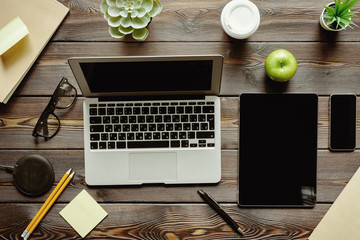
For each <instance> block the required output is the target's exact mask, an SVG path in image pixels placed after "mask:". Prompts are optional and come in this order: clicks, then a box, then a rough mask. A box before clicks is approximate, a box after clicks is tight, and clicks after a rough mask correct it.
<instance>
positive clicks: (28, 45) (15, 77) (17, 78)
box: [0, 0, 69, 103]
mask: <svg viewBox="0 0 360 240" xmlns="http://www.w3.org/2000/svg"><path fill="white" fill-rule="evenodd" d="M68 12H69V9H68V8H67V7H65V6H64V5H62V4H61V3H59V2H58V1H56V0H32V1H28V0H16V1H13V0H1V7H0V29H2V28H3V27H4V26H6V25H7V24H8V23H9V22H10V21H11V20H13V19H14V18H16V17H20V18H21V20H22V22H23V23H24V25H25V26H26V28H27V29H28V31H29V34H28V35H26V36H25V37H24V38H22V39H21V40H20V41H19V42H17V43H16V44H15V45H14V46H12V47H11V48H10V49H8V50H7V51H6V52H4V53H3V54H2V55H1V56H0V86H1V88H0V102H1V103H7V102H8V101H9V99H10V97H11V96H12V94H13V93H14V92H15V90H16V88H17V87H18V86H19V85H20V83H21V81H22V79H23V78H24V77H25V75H26V73H27V72H28V71H29V70H30V68H31V66H32V65H33V63H34V62H35V60H36V59H37V57H38V56H39V55H40V53H41V52H42V50H43V49H44V47H45V46H46V44H47V42H48V41H49V40H50V38H51V36H52V35H53V34H54V32H55V31H56V29H57V28H58V26H59V25H60V23H61V22H62V20H63V19H64V18H65V16H66V14H67V13H68ZM12 30H13V31H15V32H16V30H18V29H12ZM9 34H11V33H10V32H7V35H9ZM12 34H14V33H12ZM1 47H2V46H0V48H1Z"/></svg>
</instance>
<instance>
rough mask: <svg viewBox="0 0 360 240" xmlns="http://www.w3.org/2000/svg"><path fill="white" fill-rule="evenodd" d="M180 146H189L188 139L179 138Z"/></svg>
mask: <svg viewBox="0 0 360 240" xmlns="http://www.w3.org/2000/svg"><path fill="white" fill-rule="evenodd" d="M181 147H189V141H188V140H181Z"/></svg>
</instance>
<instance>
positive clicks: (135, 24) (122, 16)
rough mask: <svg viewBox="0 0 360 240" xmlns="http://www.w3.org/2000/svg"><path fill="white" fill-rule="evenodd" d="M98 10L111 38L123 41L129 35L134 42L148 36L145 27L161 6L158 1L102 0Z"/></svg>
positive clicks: (159, 10)
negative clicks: (107, 25) (106, 24)
mask: <svg viewBox="0 0 360 240" xmlns="http://www.w3.org/2000/svg"><path fill="white" fill-rule="evenodd" d="M100 10H101V13H102V14H103V15H104V18H105V19H106V21H107V22H108V24H109V33H110V35H111V36H112V37H113V38H116V39H124V37H125V35H127V34H131V35H132V37H133V38H134V39H135V40H139V41H144V40H145V39H146V38H147V36H148V35H149V30H148V29H147V28H146V27H147V26H148V25H149V24H150V22H151V19H152V18H153V17H155V16H156V15H158V14H159V13H160V12H161V10H162V6H161V3H160V1H159V0H102V1H101V4H100Z"/></svg>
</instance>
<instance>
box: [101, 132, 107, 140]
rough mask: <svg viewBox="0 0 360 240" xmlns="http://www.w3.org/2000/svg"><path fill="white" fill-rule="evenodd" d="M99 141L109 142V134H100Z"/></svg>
mask: <svg viewBox="0 0 360 240" xmlns="http://www.w3.org/2000/svg"><path fill="white" fill-rule="evenodd" d="M101 140H102V141H107V140H109V134H108V133H102V134H101Z"/></svg>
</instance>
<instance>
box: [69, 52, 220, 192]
mask: <svg viewBox="0 0 360 240" xmlns="http://www.w3.org/2000/svg"><path fill="white" fill-rule="evenodd" d="M68 62H69V65H70V67H71V69H72V71H73V74H74V76H75V78H76V80H77V82H78V84H79V86H80V89H81V91H82V93H83V96H84V97H86V98H85V100H84V103H83V110H84V113H83V114H84V152H85V153H84V154H85V181H86V183H87V184H89V185H140V184H144V183H164V184H194V183H217V182H219V181H220V179H221V135H220V124H221V123H220V99H219V97H218V96H217V95H218V94H219V92H220V84H221V76H222V66H223V57H222V56H221V55H196V56H131V57H128V56H127V57H89V58H70V59H69V60H68Z"/></svg>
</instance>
